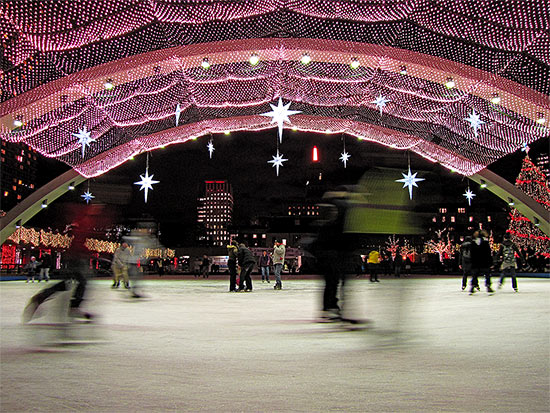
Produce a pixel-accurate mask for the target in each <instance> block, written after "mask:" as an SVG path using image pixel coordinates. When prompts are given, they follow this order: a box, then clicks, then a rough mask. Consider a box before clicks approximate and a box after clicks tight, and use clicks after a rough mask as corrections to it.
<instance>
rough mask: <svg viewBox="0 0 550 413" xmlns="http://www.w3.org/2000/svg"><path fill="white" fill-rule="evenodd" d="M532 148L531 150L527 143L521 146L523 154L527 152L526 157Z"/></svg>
mask: <svg viewBox="0 0 550 413" xmlns="http://www.w3.org/2000/svg"><path fill="white" fill-rule="evenodd" d="M530 149H531V148H529V145H527V143H525V142H523V144H522V145H521V151H522V152H525V154H526V155H529V150H530Z"/></svg>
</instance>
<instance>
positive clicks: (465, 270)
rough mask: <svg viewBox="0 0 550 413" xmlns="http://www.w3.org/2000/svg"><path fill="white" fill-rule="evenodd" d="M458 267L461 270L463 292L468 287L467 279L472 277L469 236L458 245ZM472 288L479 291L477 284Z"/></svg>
mask: <svg viewBox="0 0 550 413" xmlns="http://www.w3.org/2000/svg"><path fill="white" fill-rule="evenodd" d="M459 267H460V268H461V269H462V290H463V291H464V290H465V289H466V287H467V285H468V277H470V276H472V237H470V236H467V237H466V238H465V239H464V242H463V243H462V244H461V245H460V263H459ZM472 277H473V276H472ZM472 280H473V278H472ZM474 287H475V288H476V289H478V290H479V284H475V283H474Z"/></svg>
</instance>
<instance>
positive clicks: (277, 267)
mask: <svg viewBox="0 0 550 413" xmlns="http://www.w3.org/2000/svg"><path fill="white" fill-rule="evenodd" d="M285 252H286V248H285V245H284V244H282V243H280V242H278V241H277V240H275V245H273V255H272V257H273V272H274V273H275V285H274V287H273V288H274V289H275V290H280V289H282V288H283V283H282V281H281V272H282V271H283V265H284V264H285Z"/></svg>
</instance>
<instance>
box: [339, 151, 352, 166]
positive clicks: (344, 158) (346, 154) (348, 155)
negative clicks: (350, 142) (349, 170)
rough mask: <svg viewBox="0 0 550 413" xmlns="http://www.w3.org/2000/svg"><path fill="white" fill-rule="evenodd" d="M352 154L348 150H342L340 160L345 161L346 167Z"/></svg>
mask: <svg viewBox="0 0 550 413" xmlns="http://www.w3.org/2000/svg"><path fill="white" fill-rule="evenodd" d="M350 156H351V155H350V154H349V153H347V152H346V151H344V152H342V155H341V156H340V158H339V159H340V160H341V161H342V162H344V168H345V167H346V166H347V162H348V159H349V158H350Z"/></svg>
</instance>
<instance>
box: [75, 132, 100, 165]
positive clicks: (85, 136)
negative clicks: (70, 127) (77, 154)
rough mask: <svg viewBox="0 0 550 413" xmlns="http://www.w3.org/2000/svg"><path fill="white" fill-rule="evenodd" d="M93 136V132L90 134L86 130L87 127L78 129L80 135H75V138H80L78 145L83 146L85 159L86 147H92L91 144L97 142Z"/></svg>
mask: <svg viewBox="0 0 550 413" xmlns="http://www.w3.org/2000/svg"><path fill="white" fill-rule="evenodd" d="M91 134H92V132H88V131H87V130H86V125H84V128H82V129H78V133H73V136H75V137H77V138H78V143H79V144H80V145H82V157H83V158H84V151H85V150H86V146H90V142H95V139H94V138H92V137H91V136H90V135H91Z"/></svg>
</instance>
